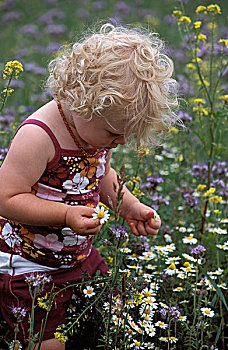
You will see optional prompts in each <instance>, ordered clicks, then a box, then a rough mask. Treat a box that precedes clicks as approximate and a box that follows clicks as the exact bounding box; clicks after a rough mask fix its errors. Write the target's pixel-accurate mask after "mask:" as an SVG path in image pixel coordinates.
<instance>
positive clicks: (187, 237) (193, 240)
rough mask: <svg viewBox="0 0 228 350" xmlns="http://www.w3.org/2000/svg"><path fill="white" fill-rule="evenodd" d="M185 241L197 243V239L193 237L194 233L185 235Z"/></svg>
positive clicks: (186, 242)
mask: <svg viewBox="0 0 228 350" xmlns="http://www.w3.org/2000/svg"><path fill="white" fill-rule="evenodd" d="M182 241H183V243H185V244H196V243H197V239H196V238H194V237H193V235H192V234H191V235H189V236H185V237H184V238H183V239H182Z"/></svg>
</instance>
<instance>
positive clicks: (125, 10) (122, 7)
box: [115, 1, 130, 15]
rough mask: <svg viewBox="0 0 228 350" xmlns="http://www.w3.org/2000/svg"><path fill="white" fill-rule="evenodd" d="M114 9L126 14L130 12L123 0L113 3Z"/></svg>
mask: <svg viewBox="0 0 228 350" xmlns="http://www.w3.org/2000/svg"><path fill="white" fill-rule="evenodd" d="M115 10H116V11H118V12H121V13H124V14H126V15H128V14H129V13H130V7H129V6H128V4H126V3H125V2H124V1H119V2H117V3H116V5H115Z"/></svg>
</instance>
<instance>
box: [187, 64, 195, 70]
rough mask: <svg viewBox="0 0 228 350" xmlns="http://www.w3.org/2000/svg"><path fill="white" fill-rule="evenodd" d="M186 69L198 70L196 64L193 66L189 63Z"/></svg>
mask: <svg viewBox="0 0 228 350" xmlns="http://www.w3.org/2000/svg"><path fill="white" fill-rule="evenodd" d="M186 68H187V69H188V70H191V69H192V70H196V66H195V65H194V64H192V63H188V64H187V65H186Z"/></svg>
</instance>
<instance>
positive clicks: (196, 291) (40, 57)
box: [0, 0, 228, 350]
mask: <svg viewBox="0 0 228 350" xmlns="http://www.w3.org/2000/svg"><path fill="white" fill-rule="evenodd" d="M211 4H212V5H213V6H211ZM198 6H204V8H201V9H199V7H198ZM197 8H198V11H197V13H196V9H197ZM220 10H221V11H220ZM173 11H176V12H173ZM180 11H181V12H180ZM106 22H110V23H112V24H114V25H117V24H131V25H134V26H137V27H141V26H142V27H144V28H147V29H149V30H151V31H154V32H157V33H159V34H160V37H161V38H162V39H163V40H165V42H166V45H167V53H168V55H169V56H170V57H171V58H172V59H173V61H174V66H175V78H176V79H177V81H178V86H179V87H178V89H179V96H180V108H179V111H178V112H177V114H178V116H179V118H180V119H181V120H182V121H183V124H184V125H185V128H183V127H182V126H177V127H175V128H172V129H171V130H170V132H169V134H168V136H167V137H166V138H165V140H164V142H163V144H162V145H161V146H160V147H157V148H156V149H152V150H148V149H141V150H140V151H139V152H136V151H135V150H134V148H133V147H131V146H129V147H120V148H118V149H117V150H115V151H114V157H113V165H114V167H115V168H116V170H117V171H119V173H120V175H121V176H120V180H119V181H120V190H119V192H118V193H117V195H118V196H119V198H121V195H120V192H121V183H122V182H125V183H127V184H128V187H129V188H130V189H131V190H132V191H133V193H134V194H135V195H136V196H138V197H139V199H140V200H141V201H143V202H144V203H146V204H148V205H150V206H152V207H153V208H155V209H156V210H157V211H158V213H159V215H160V217H161V219H162V226H161V229H160V231H159V234H158V235H157V237H156V238H155V239H152V238H145V237H139V238H137V237H134V236H132V235H128V233H129V232H128V230H127V226H126V225H125V223H124V222H123V221H122V220H121V219H119V217H118V212H113V213H112V212H111V211H110V213H111V214H112V215H111V218H110V219H109V222H108V223H107V224H106V225H104V226H103V228H102V231H101V233H100V234H99V236H98V237H96V240H95V246H96V247H97V248H98V249H99V251H100V253H101V255H102V256H103V257H104V259H105V260H106V262H107V264H108V265H109V266H110V269H111V271H112V274H111V276H110V277H109V278H107V279H106V280H104V279H100V277H99V276H97V280H95V281H94V282H93V284H89V285H88V284H87V286H86V287H85V285H80V286H78V293H81V299H80V300H76V299H74V300H72V303H71V304H70V306H69V323H68V324H67V325H65V326H64V325H62V326H61V327H60V328H59V329H58V331H57V335H56V337H57V338H59V339H60V340H61V341H65V340H66V337H68V338H69V341H68V343H67V348H68V349H73V348H75V349H76V348H77V349H96V348H101V349H153V348H156V349H189V350H190V349H216V348H217V349H219V350H220V349H225V348H227V347H226V346H227V335H226V333H225V329H226V327H227V321H228V320H227V314H228V309H227V303H226V296H227V283H226V282H227V254H226V251H227V249H228V240H227V224H228V212H227V196H228V187H227V177H228V166H227V155H228V153H227V138H228V133H227V129H228V123H227V104H228V95H227V85H228V84H227V82H228V81H227V80H228V68H227V52H228V48H227V45H228V42H227V36H228V26H227V2H226V1H225V0H224V1H222V0H220V1H217V3H216V4H215V3H214V2H213V3H211V2H210V1H206V0H204V1H197V0H192V1H190V0H189V1H186V0H183V1H175V0H159V1H155V0H154V1H152V0H136V1H130V0H128V1H114V0H113V1H110V0H107V1H93V0H78V1H73V0H64V1H61V0H32V1H26V0H20V1H19V0H6V1H0V71H1V73H2V72H4V69H5V65H6V63H7V62H9V61H13V60H18V61H19V62H21V63H22V65H23V69H24V70H23V72H21V73H20V74H18V75H17V74H16V72H14V73H13V75H14V76H12V75H11V76H10V75H8V76H7V77H6V79H3V75H1V79H0V90H1V91H2V93H1V100H0V110H1V112H0V142H1V143H0V147H1V148H0V162H1V160H3V159H4V157H5V154H6V152H7V146H8V143H9V140H10V138H11V137H12V135H13V133H14V131H15V129H16V127H17V126H18V125H19V124H20V123H21V122H22V121H23V120H24V119H25V118H26V117H28V116H29V115H30V114H31V113H32V112H33V111H34V110H36V109H37V108H38V107H40V106H41V105H42V104H44V103H46V102H47V101H48V100H50V99H51V98H52V95H51V92H50V91H46V90H45V88H44V82H45V79H46V77H47V65H48V62H49V61H50V59H51V58H52V57H55V55H56V52H57V51H58V50H59V49H60V48H61V46H62V45H66V44H68V43H69V42H72V41H75V40H77V37H80V36H81V33H82V32H85V31H86V32H87V31H88V28H95V27H99V24H100V23H102V24H103V23H106ZM15 75H17V76H15ZM9 81H10V86H8V87H7V84H8V83H9ZM5 89H6V90H5ZM11 89H13V91H12V90H11ZM6 99H7V101H6ZM3 102H4V103H3ZM5 102H6V103H5ZM3 104H4V106H3ZM121 164H124V169H123V168H121ZM120 202H121V200H120ZM120 204H121V203H120ZM120 225H121V226H120ZM101 283H102V284H101ZM116 285H117V286H118V289H119V290H120V291H121V292H120V295H121V298H122V308H120V309H119V311H118V312H116V300H115V299H113V298H115V297H114V296H113V295H115V293H114V289H115V287H116ZM104 286H105V287H104ZM85 288H86V291H85ZM89 288H90V292H91V293H90V294H92V295H90V294H88V289H89ZM101 299H102V300H105V305H104V304H103V302H101ZM44 301H45V300H44ZM46 302H47V301H46ZM46 305H47V304H46ZM40 306H41V305H40ZM37 307H38V306H37ZM47 308H48V307H47ZM0 322H1V323H0V349H8V348H9V347H10V349H20V348H21V347H20V344H19V343H16V342H12V341H13V339H10V338H9V337H8V335H7V334H8V329H7V326H6V324H5V322H4V321H3V320H1V321H0ZM5 341H7V342H8V344H9V345H8V346H7V344H6V342H5ZM76 344H77V346H76Z"/></svg>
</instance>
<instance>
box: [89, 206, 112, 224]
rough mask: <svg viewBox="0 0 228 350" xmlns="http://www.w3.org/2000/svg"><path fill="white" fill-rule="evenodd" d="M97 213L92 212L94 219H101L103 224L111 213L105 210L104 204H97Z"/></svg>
mask: <svg viewBox="0 0 228 350" xmlns="http://www.w3.org/2000/svg"><path fill="white" fill-rule="evenodd" d="M94 211H95V213H93V214H92V217H93V219H99V220H100V223H101V225H103V224H104V223H105V222H107V221H108V219H109V217H110V214H109V213H108V210H105V208H104V207H103V206H101V207H100V206H99V205H98V206H97V207H96V208H95V209H94Z"/></svg>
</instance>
